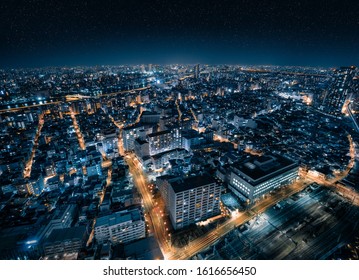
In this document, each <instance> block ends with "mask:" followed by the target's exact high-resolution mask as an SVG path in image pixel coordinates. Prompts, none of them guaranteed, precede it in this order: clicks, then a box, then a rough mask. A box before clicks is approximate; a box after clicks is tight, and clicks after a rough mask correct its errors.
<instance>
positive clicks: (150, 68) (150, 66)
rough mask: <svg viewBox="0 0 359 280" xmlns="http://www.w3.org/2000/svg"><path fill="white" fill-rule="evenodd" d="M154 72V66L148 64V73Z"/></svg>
mask: <svg viewBox="0 0 359 280" xmlns="http://www.w3.org/2000/svg"><path fill="white" fill-rule="evenodd" d="M151 71H152V64H148V72H151Z"/></svg>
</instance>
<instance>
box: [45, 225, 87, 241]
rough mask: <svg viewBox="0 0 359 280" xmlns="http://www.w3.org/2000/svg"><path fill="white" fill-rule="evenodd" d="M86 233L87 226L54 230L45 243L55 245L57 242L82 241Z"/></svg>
mask: <svg viewBox="0 0 359 280" xmlns="http://www.w3.org/2000/svg"><path fill="white" fill-rule="evenodd" d="M85 232H86V227H85V226H80V227H72V228H64V229H54V230H53V231H52V232H51V234H50V236H49V237H48V238H47V239H46V240H45V243H53V242H57V241H60V242H61V241H64V240H70V239H75V238H76V239H82V238H83V237H84V234H85Z"/></svg>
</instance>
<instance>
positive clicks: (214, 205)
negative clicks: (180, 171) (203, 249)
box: [157, 175, 221, 229]
mask: <svg viewBox="0 0 359 280" xmlns="http://www.w3.org/2000/svg"><path fill="white" fill-rule="evenodd" d="M157 179H159V180H158V183H157V185H158V187H159V189H160V191H161V194H162V197H163V198H164V200H165V204H166V208H167V211H168V213H169V216H170V219H171V222H172V225H173V227H174V228H175V229H180V228H183V227H186V226H189V225H191V224H193V223H196V222H199V221H203V220H206V219H208V218H210V217H213V216H215V215H217V214H219V213H220V207H219V198H220V194H221V186H220V185H219V184H218V183H217V182H216V180H215V179H214V178H213V177H211V176H209V175H199V176H194V177H188V178H180V177H172V176H167V177H162V178H161V177H159V178H157Z"/></svg>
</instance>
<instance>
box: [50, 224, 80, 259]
mask: <svg viewBox="0 0 359 280" xmlns="http://www.w3.org/2000/svg"><path fill="white" fill-rule="evenodd" d="M85 243H86V227H85V226H80V227H72V228H64V229H55V230H53V231H52V233H51V234H50V236H49V237H47V238H46V239H45V241H44V245H43V250H44V257H45V258H49V259H52V258H60V259H62V258H63V256H64V255H65V254H77V253H79V251H80V249H81V248H82V246H83V245H84V244H85Z"/></svg>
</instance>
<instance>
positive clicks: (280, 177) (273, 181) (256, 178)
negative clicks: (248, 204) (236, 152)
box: [229, 154, 299, 201]
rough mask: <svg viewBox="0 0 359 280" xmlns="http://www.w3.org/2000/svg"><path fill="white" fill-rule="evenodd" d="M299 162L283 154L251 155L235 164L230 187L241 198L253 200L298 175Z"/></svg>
mask: <svg viewBox="0 0 359 280" xmlns="http://www.w3.org/2000/svg"><path fill="white" fill-rule="evenodd" d="M298 170H299V165H298V163H296V162H294V161H292V160H290V159H288V158H286V157H284V156H281V155H277V154H276V155H274V154H273V155H263V156H250V158H248V159H245V160H244V161H241V162H238V163H235V164H233V166H232V171H231V175H230V184H229V189H230V190H232V191H233V193H234V194H236V195H237V196H238V197H239V198H240V199H242V200H246V199H249V200H251V201H253V200H254V199H256V198H260V197H261V196H263V195H265V194H266V193H268V192H270V191H271V190H273V189H275V188H278V187H280V186H283V185H286V184H288V183H290V182H292V181H293V180H295V179H296V177H297V176H298Z"/></svg>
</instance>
